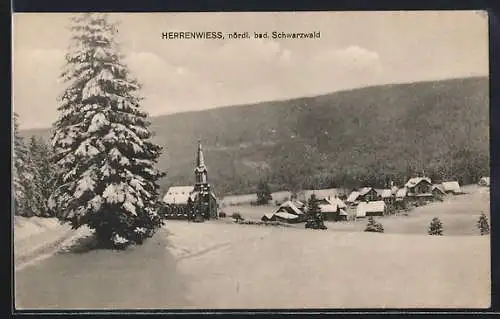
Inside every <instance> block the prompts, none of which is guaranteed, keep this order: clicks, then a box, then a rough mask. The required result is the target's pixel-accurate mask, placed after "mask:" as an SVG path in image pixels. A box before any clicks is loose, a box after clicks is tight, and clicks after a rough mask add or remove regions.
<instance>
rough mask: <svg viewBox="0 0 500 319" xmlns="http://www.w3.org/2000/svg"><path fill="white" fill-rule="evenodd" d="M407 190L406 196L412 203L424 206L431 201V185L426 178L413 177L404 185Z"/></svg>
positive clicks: (429, 180)
mask: <svg viewBox="0 0 500 319" xmlns="http://www.w3.org/2000/svg"><path fill="white" fill-rule="evenodd" d="M405 187H406V189H407V194H406V196H407V197H408V199H409V200H411V201H412V202H415V203H417V204H424V203H425V202H427V201H430V200H432V199H433V195H432V183H431V179H430V178H428V177H413V178H410V179H409V180H408V182H407V183H406V184H405Z"/></svg>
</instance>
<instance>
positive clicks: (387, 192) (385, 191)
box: [381, 189, 393, 198]
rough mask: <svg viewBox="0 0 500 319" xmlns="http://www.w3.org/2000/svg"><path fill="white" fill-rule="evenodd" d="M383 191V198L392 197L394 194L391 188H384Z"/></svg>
mask: <svg viewBox="0 0 500 319" xmlns="http://www.w3.org/2000/svg"><path fill="white" fill-rule="evenodd" d="M381 193H382V198H390V197H391V196H392V194H393V193H392V190H391V189H383V190H382V192H381Z"/></svg>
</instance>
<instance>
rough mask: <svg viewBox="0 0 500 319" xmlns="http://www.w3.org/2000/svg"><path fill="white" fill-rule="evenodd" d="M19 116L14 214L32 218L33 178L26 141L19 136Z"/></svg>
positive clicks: (15, 130) (16, 118)
mask: <svg viewBox="0 0 500 319" xmlns="http://www.w3.org/2000/svg"><path fill="white" fill-rule="evenodd" d="M18 121H19V115H18V114H17V113H15V112H14V114H13V122H14V123H13V124H14V127H13V136H12V137H13V150H12V160H13V163H12V164H13V165H12V186H13V192H12V194H13V196H12V199H13V202H14V214H15V215H20V216H26V217H30V216H32V214H31V212H30V211H29V209H28V203H27V201H28V200H29V189H27V186H29V185H30V180H31V176H30V174H29V169H27V168H28V164H29V163H28V150H27V148H26V145H25V143H24V139H23V138H22V137H21V136H20V135H19V122H18Z"/></svg>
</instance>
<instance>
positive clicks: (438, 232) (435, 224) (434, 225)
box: [427, 217, 443, 236]
mask: <svg viewBox="0 0 500 319" xmlns="http://www.w3.org/2000/svg"><path fill="white" fill-rule="evenodd" d="M427 233H428V234H429V235H434V236H442V235H443V223H441V220H439V218H437V217H434V218H433V219H432V221H431V224H430V225H429V231H428V232H427Z"/></svg>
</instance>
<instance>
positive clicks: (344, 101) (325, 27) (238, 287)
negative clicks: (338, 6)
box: [11, 10, 491, 311]
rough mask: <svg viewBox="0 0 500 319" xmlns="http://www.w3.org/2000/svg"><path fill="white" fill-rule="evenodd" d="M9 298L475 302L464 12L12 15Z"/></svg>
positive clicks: (473, 53)
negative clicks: (10, 266) (11, 287)
mask: <svg viewBox="0 0 500 319" xmlns="http://www.w3.org/2000/svg"><path fill="white" fill-rule="evenodd" d="M12 88H13V89H12V136H11V144H12V158H11V169H12V177H11V185H12V193H11V194H12V197H11V198H12V206H11V211H12V232H13V236H12V238H13V240H12V242H13V244H12V245H13V247H12V249H13V251H14V253H13V257H12V258H13V260H12V267H13V268H14V269H13V276H14V278H13V280H14V291H13V299H14V307H15V309H16V310H60V311H63V310H146V309H159V310H170V311H172V310H186V309H188V310H197V309H198V310H202V309H203V310H229V309H247V310H266V309H267V310H269V309H275V310H277V311H279V310H280V309H281V310H283V309H288V310H290V309H292V310H293V309H297V310H301V309H302V310H303V309H306V310H307V309H309V310H314V309H334V310H335V309H405V308H410V309H422V310H425V309H447V310H452V309H460V308H467V309H486V308H489V307H490V306H491V249H490V231H491V225H490V136H489V134H490V133H489V132H490V118H489V111H490V101H489V95H490V92H489V90H490V89H489V44H488V15H487V13H486V12H483V11H472V10H470V11H358V12H355V11H345V12H343V11H337V12H333V11H332V12H327V11H324V12H319V11H318V12H205V13H192V12H191V13H187V12H184V13H180V12H179V13H173V12H168V13H167V12H156V13H153V12H149V13H102V12H86V13H13V15H12Z"/></svg>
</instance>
